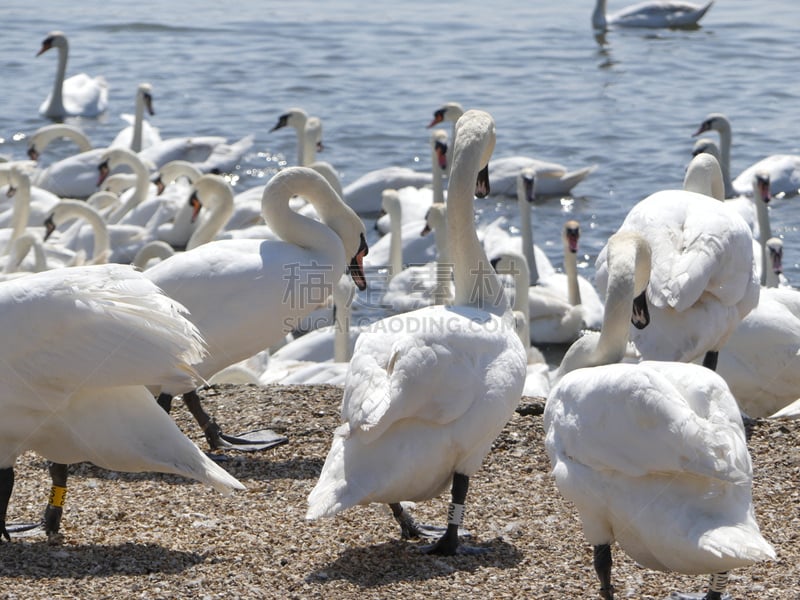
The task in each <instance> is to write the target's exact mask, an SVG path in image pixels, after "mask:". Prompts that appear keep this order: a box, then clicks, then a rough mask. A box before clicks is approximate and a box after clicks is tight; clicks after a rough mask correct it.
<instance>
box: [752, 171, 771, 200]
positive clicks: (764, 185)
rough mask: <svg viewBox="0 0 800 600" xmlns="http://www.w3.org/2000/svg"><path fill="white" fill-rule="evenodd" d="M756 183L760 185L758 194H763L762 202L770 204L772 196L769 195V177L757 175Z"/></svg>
mask: <svg viewBox="0 0 800 600" xmlns="http://www.w3.org/2000/svg"><path fill="white" fill-rule="evenodd" d="M756 183H757V185H758V193H759V194H761V200H762V201H763V202H764V204H769V201H770V200H772V196H771V195H770V193H769V175H756Z"/></svg>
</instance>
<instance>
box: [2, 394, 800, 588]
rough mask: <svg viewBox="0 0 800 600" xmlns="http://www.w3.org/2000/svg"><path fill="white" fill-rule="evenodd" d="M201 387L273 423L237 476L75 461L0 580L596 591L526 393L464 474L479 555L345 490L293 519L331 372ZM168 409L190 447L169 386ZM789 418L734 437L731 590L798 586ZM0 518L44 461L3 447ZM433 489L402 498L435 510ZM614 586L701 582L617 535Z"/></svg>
mask: <svg viewBox="0 0 800 600" xmlns="http://www.w3.org/2000/svg"><path fill="white" fill-rule="evenodd" d="M205 398H206V400H205V405H206V407H207V408H208V409H209V411H211V412H212V413H213V414H214V415H215V416H216V418H217V420H218V421H219V423H220V424H221V425H222V427H223V429H224V430H226V431H227V432H229V433H239V432H242V431H247V430H251V429H256V428H260V427H268V428H271V429H274V430H275V431H277V432H279V433H282V434H284V435H286V436H288V438H289V442H288V443H287V444H284V445H282V446H278V447H275V448H272V449H270V450H267V451H264V452H259V453H250V454H245V453H234V452H231V453H228V455H227V458H226V460H225V461H224V462H223V463H222V464H223V465H224V466H225V468H227V469H228V470H229V471H230V472H231V473H232V474H233V475H234V476H236V477H237V478H238V479H239V480H240V481H241V482H242V483H244V484H245V486H247V491H245V492H238V493H236V494H234V495H232V496H230V497H223V496H221V495H220V494H217V493H215V492H214V491H213V490H211V489H210V488H206V487H205V486H203V485H201V484H198V483H195V482H191V481H187V480H185V479H183V478H180V477H175V476H168V475H153V474H128V473H116V472H109V471H105V470H103V469H99V468H96V467H94V466H92V465H89V464H87V463H82V464H80V465H73V467H72V468H71V471H70V477H71V478H70V481H69V493H68V497H67V501H66V505H65V515H64V520H63V524H62V532H63V534H64V540H63V542H62V543H61V544H60V545H50V544H48V543H47V542H46V541H45V540H44V536H43V534H39V535H38V536H36V535H34V536H30V537H18V538H15V539H14V540H13V541H12V543H3V544H0V598H3V599H12V598H19V599H21V600H27V599H34V598H36V599H38V598H81V599H90V598H91V599H95V598H126V599H127V598H148V599H158V598H196V599H216V598H220V599H223V598H224V599H226V600H230V599H235V598H256V599H257V598H281V599H288V598H324V599H349V598H353V599H355V598H358V599H363V598H392V597H394V598H515V599H517V598H519V599H522V598H534V599H540V598H541V599H553V600H555V599H559V600H563V599H565V598H566V599H578V598H596V597H598V596H597V588H598V583H597V580H596V578H595V575H594V570H593V568H592V564H591V548H590V547H589V546H588V545H587V544H586V543H585V541H584V539H583V534H582V532H581V528H580V521H579V519H578V515H577V513H576V512H575V510H574V509H573V508H572V506H571V505H569V504H568V503H566V502H565V501H564V500H563V499H562V498H561V496H560V495H559V494H558V491H557V490H556V488H555V486H554V484H553V481H552V479H551V478H550V477H549V475H548V473H549V461H548V459H547V455H546V454H545V451H544V443H543V431H542V416H541V409H542V407H543V401H542V399H536V398H523V399H522V402H521V403H520V407H519V409H518V412H517V414H515V416H514V417H513V418H512V420H511V421H510V422H509V423H508V425H507V426H506V428H505V429H504V430H503V432H502V434H501V435H500V436H499V438H498V439H497V441H496V443H495V446H494V448H493V450H492V452H491V453H490V455H489V456H488V457H487V459H486V461H485V462H484V465H483V467H482V469H481V470H480V471H479V472H478V473H477V474H476V475H475V476H474V477H473V478H472V480H471V484H470V490H469V495H468V497H467V507H466V508H467V510H466V516H465V518H464V526H465V528H467V529H468V530H469V531H470V532H471V533H472V535H473V538H472V543H473V544H474V545H478V546H483V547H485V548H488V549H489V550H490V551H489V552H488V553H486V554H483V555H479V556H455V557H431V556H427V555H423V554H420V553H419V552H417V551H416V550H415V546H416V544H415V543H414V542H404V541H401V540H400V539H399V528H398V527H397V526H396V525H395V523H394V521H393V519H392V518H391V515H390V513H389V512H388V510H387V509H386V508H385V507H383V506H377V505H375V506H369V507H355V508H353V509H350V510H347V511H345V512H343V513H341V514H339V515H337V516H336V517H335V518H332V519H323V520H320V521H315V522H306V521H305V520H304V514H305V510H306V496H307V494H308V492H309V491H310V490H311V488H312V487H313V485H314V483H315V482H316V478H317V476H318V474H319V471H320V469H321V467H322V463H323V461H324V458H325V455H326V453H327V450H328V446H329V444H330V439H331V435H332V432H333V430H334V428H335V427H336V425H337V424H338V422H339V416H338V415H339V402H340V399H341V389H339V388H336V387H333V386H322V385H320V386H274V387H267V388H260V387H254V386H232V385H221V386H217V387H215V388H214V389H212V390H209V391H208V392H206V394H205ZM173 415H174V417H175V419H176V421H177V422H178V424H179V426H180V427H181V428H182V429H183V431H185V432H187V434H188V435H189V436H190V437H191V438H192V439H193V440H195V442H197V443H198V445H200V447H201V448H204V449H205V448H206V447H207V446H206V443H205V440H204V439H203V438H202V434H200V432H199V430H198V428H197V426H196V425H195V423H194V422H193V420H192V419H191V416H190V415H189V414H188V411H186V409H185V408H184V407H183V405H182V404H180V403H175V407H174V409H173ZM798 442H800V425H798V424H797V423H795V422H786V423H783V422H770V421H759V422H757V424H756V425H755V427H754V428H753V432H752V436H751V438H750V441H749V447H750V451H751V454H752V457H753V468H754V473H755V483H754V501H755V507H756V516H757V519H758V521H759V524H760V526H761V529H762V532H763V533H764V535H765V537H766V538H767V539H768V540H769V541H770V542H771V543H772V544H773V545H774V546H775V549H776V551H777V554H778V558H777V560H775V561H771V562H765V563H761V564H757V565H754V566H752V567H750V568H748V569H741V570H739V571H735V572H732V573H731V579H730V584H729V592H730V593H731V594H732V596H733V597H734V598H737V599H745V598H746V599H748V600H749V599H755V598H769V599H771V600H781V599H786V600H790V599H791V600H797V599H798V598H800V540H799V539H798V534H799V533H800V487H798V482H800V443H798ZM16 474H17V480H16V487H15V489H14V493H13V496H12V499H11V505H10V507H9V512H8V520H9V522H10V523H16V522H21V521H26V520H34V519H37V518H38V517H39V515H40V514H41V511H42V510H43V509H44V505H45V503H46V500H47V494H48V492H49V489H50V483H49V478H48V476H47V471H46V463H45V461H43V460H42V459H41V458H40V457H38V456H36V455H35V454H33V453H26V454H25V455H23V456H22V457H21V458H20V460H19V461H18V463H17V470H16ZM448 502H449V495H448V494H443V495H442V496H441V497H439V498H436V499H434V500H432V501H430V502H425V503H420V504H418V505H417V506H416V508H415V509H414V514H415V515H416V516H417V517H418V518H419V520H421V521H423V522H430V523H432V524H436V525H443V524H444V523H445V521H446V514H445V513H446V510H447V504H448ZM614 560H615V562H614V568H613V579H614V583H615V585H616V587H617V593H618V597H619V598H641V599H662V598H666V597H668V596H669V593H670V592H671V591H674V590H681V591H701V590H702V589H703V588H704V586H705V584H706V583H707V578H706V577H704V576H703V577H689V576H681V575H675V574H665V573H658V572H654V571H649V570H646V569H643V568H641V567H638V566H637V565H636V564H634V563H633V562H632V561H631V560H630V559H629V558H628V557H627V556H626V555H625V554H624V553H623V552H622V550H620V549H619V548H615V553H614Z"/></svg>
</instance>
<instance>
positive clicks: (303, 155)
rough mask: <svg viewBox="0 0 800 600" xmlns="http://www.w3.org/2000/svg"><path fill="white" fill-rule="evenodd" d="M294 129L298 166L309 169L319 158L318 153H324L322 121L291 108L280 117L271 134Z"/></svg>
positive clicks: (300, 110) (299, 109)
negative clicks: (287, 128) (289, 128)
mask: <svg viewBox="0 0 800 600" xmlns="http://www.w3.org/2000/svg"><path fill="white" fill-rule="evenodd" d="M284 127H292V128H293V129H294V130H295V132H296V133H297V164H298V165H299V166H301V167H308V166H310V165H311V163H313V162H314V161H315V160H316V158H317V151H322V149H323V144H322V120H321V119H320V118H319V117H309V116H308V113H307V112H306V111H305V110H303V109H302V108H297V107H294V108H290V109H289V110H287V111H286V112H285V113H283V114H282V115H281V116H280V117H278V122H277V123H276V124H275V126H274V127H273V128H272V129H270V130H269V132H270V133H272V132H273V131H277V130H278V129H283V128H284Z"/></svg>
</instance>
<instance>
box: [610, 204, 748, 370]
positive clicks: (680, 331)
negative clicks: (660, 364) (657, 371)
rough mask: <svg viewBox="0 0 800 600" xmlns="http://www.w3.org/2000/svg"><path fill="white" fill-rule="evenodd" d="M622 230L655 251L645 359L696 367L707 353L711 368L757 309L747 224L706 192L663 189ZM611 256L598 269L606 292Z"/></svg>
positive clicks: (640, 335)
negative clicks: (636, 235) (693, 363)
mask: <svg viewBox="0 0 800 600" xmlns="http://www.w3.org/2000/svg"><path fill="white" fill-rule="evenodd" d="M619 231H636V232H639V233H640V234H642V235H643V236H644V237H645V238H646V239H647V240H648V242H649V243H650V247H651V250H652V253H653V269H652V272H651V275H650V285H649V287H648V291H647V298H648V301H649V303H650V315H651V323H650V326H649V327H648V328H647V329H646V330H642V331H638V330H637V331H635V332H634V334H633V342H634V343H635V345H636V347H637V349H638V351H639V352H640V353H641V355H642V357H643V358H644V359H646V360H674V361H681V362H691V361H693V360H695V359H696V358H698V357H700V356H703V355H705V359H704V364H705V365H706V366H709V367H710V368H712V369H713V368H714V367H713V365H714V364H715V361H716V358H717V356H718V352H719V349H720V348H721V347H722V345H723V344H724V343H725V341H726V340H727V338H728V337H729V336H730V335H731V333H733V331H734V330H735V329H736V327H737V326H738V324H739V322H740V321H741V320H742V319H743V318H744V317H745V316H746V315H747V313H748V312H750V310H751V309H752V308H753V307H754V306H755V305H756V304H757V303H758V292H759V285H758V278H757V275H756V270H755V265H754V261H753V236H752V234H751V231H750V228H749V227H748V225H747V223H745V221H744V220H743V219H742V217H741V216H740V215H739V214H738V213H736V211H734V210H733V209H731V208H730V207H728V206H726V205H725V203H724V202H720V201H719V200H716V199H715V198H712V197H710V196H707V195H705V194H699V193H696V192H691V191H686V190H662V191H659V192H655V193H653V194H650V195H649V196H647V197H646V198H644V199H643V200H641V201H639V202H638V203H637V204H636V205H635V206H634V207H633V208H632V209H631V210H630V211H629V212H628V214H627V215H626V216H625V219H624V220H623V222H622V225H621V226H620V228H619ZM605 253H606V248H603V250H601V251H600V254H599V255H598V257H597V261H596V263H595V269H596V272H595V281H596V282H597V286H598V289H605V288H606V285H605V277H606V276H607V273H608V270H607V269H608V265H607V263H606V256H605Z"/></svg>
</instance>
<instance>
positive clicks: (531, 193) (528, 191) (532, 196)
mask: <svg viewBox="0 0 800 600" xmlns="http://www.w3.org/2000/svg"><path fill="white" fill-rule="evenodd" d="M522 181H523V183H524V185H525V199H526V200H527V201H528V204H533V203H534V202H535V201H536V178H535V177H534V176H533V175H523V176H522Z"/></svg>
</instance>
